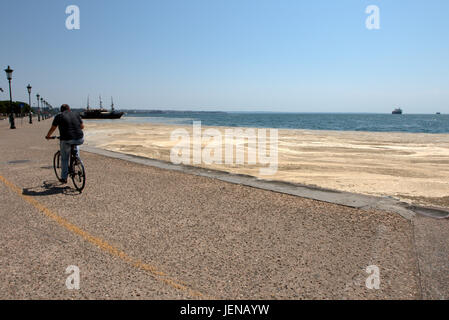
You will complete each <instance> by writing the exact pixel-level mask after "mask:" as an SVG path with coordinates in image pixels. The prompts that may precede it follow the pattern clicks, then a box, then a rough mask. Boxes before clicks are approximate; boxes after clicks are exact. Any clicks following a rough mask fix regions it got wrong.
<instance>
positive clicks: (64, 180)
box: [59, 179, 67, 184]
mask: <svg viewBox="0 0 449 320" xmlns="http://www.w3.org/2000/svg"><path fill="white" fill-rule="evenodd" d="M59 182H61V183H62V184H65V183H67V179H59Z"/></svg>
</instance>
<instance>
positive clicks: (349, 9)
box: [0, 0, 449, 113]
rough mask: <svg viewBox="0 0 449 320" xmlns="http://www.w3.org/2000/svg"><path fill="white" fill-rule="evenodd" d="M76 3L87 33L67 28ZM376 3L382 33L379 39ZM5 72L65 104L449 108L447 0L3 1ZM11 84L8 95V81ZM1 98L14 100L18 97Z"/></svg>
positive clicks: (20, 94)
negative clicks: (371, 16)
mask: <svg viewBox="0 0 449 320" xmlns="http://www.w3.org/2000/svg"><path fill="white" fill-rule="evenodd" d="M68 5H77V6H78V7H79V9H80V27H81V28H80V30H67V29H66V26H65V21H66V18H67V17H68V15H67V14H66V13H65V9H66V7H67V6H68ZM368 5H377V6H378V7H379V8H380V30H368V29H367V28H366V26H365V20H366V18H367V17H368V14H366V13H365V9H366V7H367V6H368ZM0 8H1V12H2V15H1V19H0V41H1V47H0V65H1V67H2V69H4V68H6V66H7V65H11V67H12V68H13V69H14V70H15V71H14V74H13V77H14V78H13V95H14V96H13V98H14V100H24V101H27V99H28V96H27V92H26V88H25V87H26V85H27V84H28V83H30V84H31V85H32V86H33V96H34V100H35V94H36V93H40V94H41V95H42V96H43V97H44V98H45V99H46V100H47V101H49V102H50V103H51V104H53V105H54V106H59V105H60V104H62V103H69V104H70V105H71V106H72V107H84V106H85V103H86V98H87V95H88V94H90V97H91V105H94V104H97V102H98V95H99V94H101V95H102V96H103V100H104V101H105V104H106V105H109V103H110V96H111V95H112V96H114V102H115V104H116V106H117V107H119V108H161V109H195V110H222V111H288V112H391V110H392V109H393V107H394V106H401V107H402V108H403V109H404V111H405V112H407V113H435V112H436V111H440V112H443V113H449V18H448V14H449V1H447V0H427V1H422V0H394V1H393V0H369V1H365V0H338V1H336V0H314V1H312V0H310V1H301V0H269V1H268V0H176V1H175V0H157V1H156V0H152V1H150V0H131V1H112V0H107V1H104V0H94V1H92V0H90V1H87V0H70V1H65V0H40V1H35V0H29V1H24V0H14V1H10V0H8V1H7V0H1V2H0ZM2 74H3V75H1V76H0V87H2V88H3V89H6V88H7V81H6V76H5V74H4V72H2ZM0 99H1V100H6V99H8V95H7V90H5V92H4V93H1V92H0Z"/></svg>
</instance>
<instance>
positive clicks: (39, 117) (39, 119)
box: [36, 93, 41, 122]
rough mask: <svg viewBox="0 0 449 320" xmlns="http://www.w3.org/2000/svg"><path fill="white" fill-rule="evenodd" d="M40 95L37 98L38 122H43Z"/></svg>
mask: <svg viewBox="0 0 449 320" xmlns="http://www.w3.org/2000/svg"><path fill="white" fill-rule="evenodd" d="M39 97H40V95H39V93H38V94H36V98H37V121H38V122H39V121H41V108H39Z"/></svg>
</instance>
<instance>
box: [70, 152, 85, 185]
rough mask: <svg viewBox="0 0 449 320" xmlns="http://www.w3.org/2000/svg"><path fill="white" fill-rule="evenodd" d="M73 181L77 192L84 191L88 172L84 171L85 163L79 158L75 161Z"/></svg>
mask: <svg viewBox="0 0 449 320" xmlns="http://www.w3.org/2000/svg"><path fill="white" fill-rule="evenodd" d="M72 181H73V185H74V186H75V188H76V190H78V191H79V192H81V191H83V189H84V186H85V185H86V171H85V170H84V165H83V162H82V161H81V159H79V158H77V159H75V161H73V172H72Z"/></svg>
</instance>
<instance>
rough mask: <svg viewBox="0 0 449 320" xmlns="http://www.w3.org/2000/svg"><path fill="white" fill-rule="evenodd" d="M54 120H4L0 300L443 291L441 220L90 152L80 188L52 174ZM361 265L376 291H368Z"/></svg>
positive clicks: (430, 294)
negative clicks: (73, 271) (72, 281)
mask: <svg viewBox="0 0 449 320" xmlns="http://www.w3.org/2000/svg"><path fill="white" fill-rule="evenodd" d="M50 121H51V120H46V121H41V122H40V123H33V124H32V125H29V124H27V125H23V126H20V127H18V129H17V130H9V129H8V128H7V122H6V121H1V122H0V218H1V221H2V223H1V224H0V228H1V231H0V234H1V236H0V242H1V244H0V298H2V299H40V298H49V299H57V298H62V299H96V298H98V299H187V298H195V299H198V298H199V299H201V298H217V299H223V298H229V299H351V298H355V299H387V298H393V299H413V298H430V299H441V298H444V299H447V298H449V292H448V291H449V289H448V288H449V284H448V278H447V274H448V273H447V268H448V264H449V263H448V255H447V254H448V252H449V251H448V245H447V241H443V240H442V237H444V236H445V237H446V239H447V235H448V230H449V225H448V220H447V219H442V220H433V219H431V218H427V217H421V216H417V217H411V218H410V219H405V218H404V217H402V216H400V215H399V214H397V213H391V212H386V211H382V210H373V209H369V210H362V209H359V208H350V207H347V206H342V205H337V204H331V203H326V202H321V201H316V200H311V199H305V198H302V197H298V196H294V195H289V194H281V193H277V192H272V191H267V190H262V189H256V188H252V187H249V186H244V185H238V184H234V183H229V182H226V181H221V180H218V179H213V178H210V177H204V176H198V175H191V174H187V173H185V172H180V171H173V170H167V169H163V168H157V167H152V166H148V165H144V164H138V163H134V162H130V161H125V160H121V159H115V158H111V157H106V156H103V155H98V154H94V153H89V152H82V153H81V155H82V158H83V161H84V163H85V166H86V171H87V186H86V189H85V191H84V192H83V193H82V194H78V193H77V192H76V191H74V190H73V188H72V186H71V183H70V182H69V184H68V185H67V186H62V185H60V184H59V183H58V182H57V181H56V179H55V176H54V173H53V168H52V157H53V153H54V152H55V151H56V150H57V148H58V144H57V143H56V141H46V140H44V136H45V134H46V131H47V130H48V128H49V126H50ZM435 221H438V223H436V222H435ZM435 239H440V241H435ZM69 265H76V266H78V267H79V268H80V275H81V282H80V286H81V287H80V290H68V289H67V288H66V286H65V281H66V278H67V276H68V275H67V274H65V270H66V268H67V266H69ZM369 265H377V266H378V267H379V269H380V281H381V282H380V289H379V290H370V289H368V288H367V287H366V286H365V280H366V278H367V277H368V274H367V273H366V271H365V269H366V267H367V266H369Z"/></svg>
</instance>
